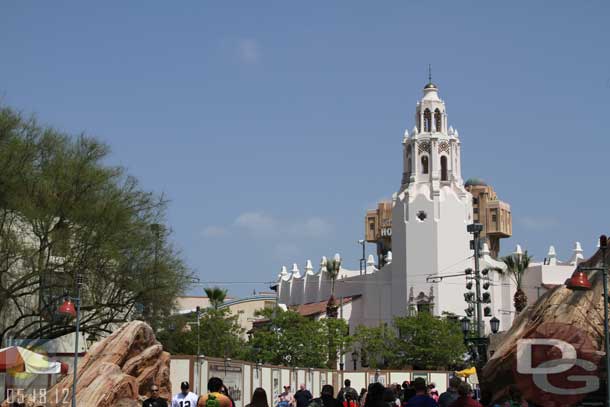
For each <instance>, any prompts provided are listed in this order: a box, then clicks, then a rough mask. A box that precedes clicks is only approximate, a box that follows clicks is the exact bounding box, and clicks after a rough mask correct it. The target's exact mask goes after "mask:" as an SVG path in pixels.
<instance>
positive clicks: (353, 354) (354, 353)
mask: <svg viewBox="0 0 610 407" xmlns="http://www.w3.org/2000/svg"><path fill="white" fill-rule="evenodd" d="M352 363H353V364H354V370H358V352H356V351H355V350H354V351H353V352H352Z"/></svg>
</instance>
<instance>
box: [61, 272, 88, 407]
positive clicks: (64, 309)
mask: <svg viewBox="0 0 610 407" xmlns="http://www.w3.org/2000/svg"><path fill="white" fill-rule="evenodd" d="M82 285H83V277H82V276H81V275H80V274H77V275H76V297H74V298H71V297H69V296H66V298H65V299H64V302H63V304H61V305H60V306H59V309H58V311H59V312H60V313H61V314H64V315H68V316H70V317H71V318H74V317H76V328H75V331H74V367H73V369H74V373H73V375H74V377H73V379H72V407H76V382H77V380H78V375H77V371H78V335H79V330H80V289H81V286H82ZM72 301H74V302H72ZM74 303H76V309H74Z"/></svg>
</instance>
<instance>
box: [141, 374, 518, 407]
mask: <svg viewBox="0 0 610 407" xmlns="http://www.w3.org/2000/svg"><path fill="white" fill-rule="evenodd" d="M150 390H151V397H150V398H148V399H146V400H145V401H144V403H143V405H142V406H143V407H168V405H167V402H166V401H165V400H164V399H162V398H160V397H159V387H158V386H156V385H153V386H152V387H151V389H150ZM180 390H181V391H180V393H178V394H176V395H175V396H174V397H173V398H172V401H171V406H170V407H235V402H234V401H233V400H232V399H231V396H230V394H229V392H228V390H227V388H226V386H225V385H224V383H223V382H222V379H220V378H218V377H212V378H211V379H210V380H209V381H208V392H207V393H206V394H204V395H201V396H197V395H196V394H195V393H193V392H191V391H190V385H189V383H188V382H182V384H181V386H180ZM245 407H270V406H269V403H268V398H267V392H266V391H265V389H263V388H261V387H259V388H257V389H256V390H254V393H253V394H252V399H251V401H250V404H248V405H246V406H245ZM271 407H483V406H482V405H481V404H480V403H479V402H478V401H477V400H476V399H475V397H474V393H473V390H472V387H471V386H470V385H469V384H468V383H466V382H464V381H462V380H461V379H460V378H458V377H452V378H451V379H450V380H449V387H448V388H447V391H445V392H443V393H441V394H439V392H438V391H437V390H436V386H435V385H434V383H430V384H427V383H426V381H425V380H424V379H423V378H416V379H414V380H413V381H411V382H408V381H406V382H404V383H403V384H402V385H399V384H394V385H391V386H388V387H385V386H384V385H383V384H381V383H371V384H370V385H369V386H368V388H366V389H364V388H363V389H362V390H361V391H360V392H358V391H357V390H356V389H354V388H353V387H352V385H351V381H350V380H349V379H348V380H345V382H344V386H343V387H342V388H341V389H340V390H339V392H338V393H337V394H336V396H335V389H334V388H333V386H331V385H330V384H326V385H324V386H322V390H321V392H320V396H319V397H316V398H314V397H313V395H312V394H311V392H310V391H309V390H307V388H306V387H305V385H304V384H301V385H300V386H299V390H298V391H296V392H295V393H294V394H293V393H292V392H291V391H290V386H284V391H283V392H282V393H280V394H279V395H278V396H277V398H276V399H275V400H274V403H273V406H271ZM492 407H528V404H527V402H524V401H522V400H521V397H520V394H519V393H518V392H517V391H514V392H511V394H510V396H509V398H508V399H506V400H502V401H501V402H500V403H498V404H494V405H493V406H492Z"/></svg>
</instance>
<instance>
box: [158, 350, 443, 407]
mask: <svg viewBox="0 0 610 407" xmlns="http://www.w3.org/2000/svg"><path fill="white" fill-rule="evenodd" d="M450 373H451V372H447V371H398V370H381V371H375V370H360V371H334V370H325V369H305V368H287V367H282V366H272V365H259V366H257V365H256V364H254V363H250V362H244V361H237V360H235V361H234V360H230V359H227V360H224V359H214V358H207V357H206V358H201V359H200V360H199V363H197V360H196V357H195V356H190V355H176V356H172V360H171V369H170V379H171V382H172V389H173V392H174V393H177V392H179V391H180V383H181V382H183V381H185V380H188V381H189V382H190V383H191V384H192V386H191V387H192V391H194V392H195V393H197V394H202V393H205V392H207V389H206V387H207V382H208V379H209V378H211V377H220V378H221V379H223V381H224V382H225V384H226V386H227V388H228V389H229V392H230V394H231V396H232V397H233V400H234V401H235V404H236V407H245V405H246V404H248V403H250V398H251V396H252V392H253V391H254V389H256V388H257V387H262V388H263V389H265V391H266V392H267V397H268V399H269V405H270V406H274V405H275V404H276V402H275V401H276V398H277V396H278V395H279V394H280V393H281V392H282V389H283V386H284V385H289V386H290V387H291V389H292V391H293V392H294V391H296V390H297V389H298V387H299V385H300V384H305V386H306V387H307V389H309V390H310V391H311V392H312V394H313V395H314V397H318V396H319V395H320V389H321V388H322V386H323V385H325V384H331V385H333V386H334V388H335V394H336V393H337V392H338V391H339V389H340V388H341V385H342V383H343V380H344V379H350V380H351V381H352V387H354V388H355V389H356V390H358V391H360V389H362V388H366V387H367V386H368V385H369V383H374V382H375V381H379V382H381V383H383V384H384V385H388V384H394V383H397V384H401V383H402V382H404V381H405V380H409V381H410V380H413V379H414V378H417V377H423V378H424V379H426V383H430V382H433V383H435V384H436V388H437V389H438V391H439V393H442V392H443V391H445V389H446V388H447V383H448V380H449V374H450Z"/></svg>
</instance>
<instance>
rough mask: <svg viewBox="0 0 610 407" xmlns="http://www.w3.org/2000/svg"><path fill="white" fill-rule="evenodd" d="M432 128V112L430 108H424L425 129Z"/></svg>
mask: <svg viewBox="0 0 610 407" xmlns="http://www.w3.org/2000/svg"><path fill="white" fill-rule="evenodd" d="M431 128H432V113H431V112H430V109H426V110H424V131H427V132H429V131H430V129H431Z"/></svg>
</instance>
